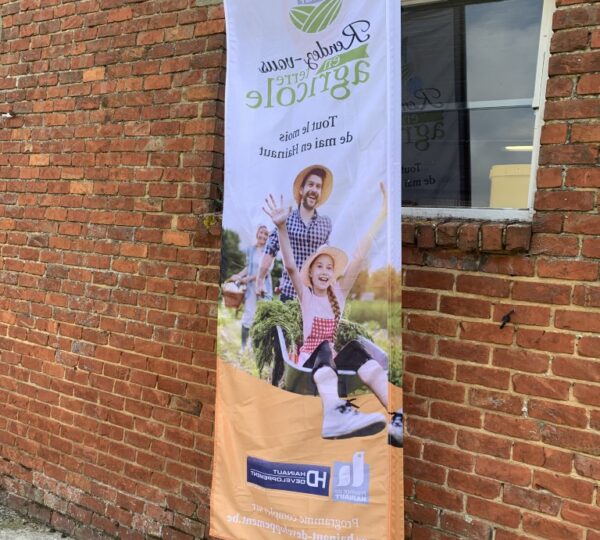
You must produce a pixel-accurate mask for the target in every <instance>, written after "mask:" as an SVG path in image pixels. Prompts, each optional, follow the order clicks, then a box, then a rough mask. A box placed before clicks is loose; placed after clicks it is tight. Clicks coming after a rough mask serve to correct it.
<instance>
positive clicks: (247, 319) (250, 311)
mask: <svg viewBox="0 0 600 540" xmlns="http://www.w3.org/2000/svg"><path fill="white" fill-rule="evenodd" d="M268 237H269V230H268V229H267V227H266V226H265V225H259V226H258V229H256V242H255V243H254V245H252V246H249V247H248V248H246V250H245V251H244V255H245V257H246V266H244V268H242V269H241V270H240V271H239V272H238V273H237V274H233V275H232V276H231V277H230V278H228V279H227V280H226V281H225V282H226V283H227V282H229V281H233V282H235V283H236V284H240V285H246V293H245V295H244V314H243V315H242V346H241V348H240V354H242V353H243V352H244V351H245V350H246V347H247V345H248V336H249V334H250V327H251V326H252V321H254V314H255V313H256V303H257V296H256V292H255V283H256V276H257V274H258V268H259V265H260V261H261V258H262V254H263V249H264V247H265V244H266V243H267V238H268ZM265 289H266V298H267V299H270V298H272V296H273V285H272V282H271V272H270V271H269V272H267V275H266V277H265Z"/></svg>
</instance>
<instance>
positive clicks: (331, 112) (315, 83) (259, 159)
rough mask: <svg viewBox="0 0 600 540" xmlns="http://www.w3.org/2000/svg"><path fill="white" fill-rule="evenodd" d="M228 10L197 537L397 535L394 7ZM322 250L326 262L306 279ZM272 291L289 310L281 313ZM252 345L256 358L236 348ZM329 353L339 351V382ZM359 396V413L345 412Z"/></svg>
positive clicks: (332, 4) (263, 2)
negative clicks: (210, 438) (218, 256)
mask: <svg viewBox="0 0 600 540" xmlns="http://www.w3.org/2000/svg"><path fill="white" fill-rule="evenodd" d="M225 9H226V22H227V40H228V43H227V85H226V92H227V93H226V99H225V105H226V114H225V119H226V127H225V138H226V142H225V192H224V202H223V204H224V208H223V230H224V240H225V241H224V243H223V254H224V257H223V267H224V268H226V270H225V274H224V275H223V276H222V277H223V280H225V281H228V283H226V284H225V283H224V284H223V287H222V290H223V301H222V302H220V304H219V325H218V329H217V332H218V345H217V356H218V358H217V399H216V414H215V418H216V419H215V448H214V467H213V471H214V474H213V486H212V492H211V519H210V523H211V534H212V535H213V536H214V537H217V538H223V539H228V540H233V539H235V540H270V539H275V538H277V539H282V538H283V539H285V538H302V539H313V540H314V539H317V538H319V539H321V538H322V539H325V538H339V539H342V538H352V539H354V540H358V539H360V538H362V539H364V540H367V539H368V540H393V539H396V538H402V537H403V536H404V535H403V531H402V526H403V500H402V497H401V490H402V478H401V459H402V449H401V437H402V410H401V390H400V387H399V383H400V379H401V371H402V367H401V358H400V354H399V353H400V350H399V343H400V336H399V332H398V325H399V321H400V312H399V309H400V302H399V279H400V275H401V267H400V242H399V237H400V224H399V221H400V219H399V218H400V193H399V186H398V184H399V182H398V178H399V176H400V159H399V151H400V142H399V139H400V133H399V131H400V130H399V126H400V107H399V103H400V96H399V94H400V84H399V76H398V75H396V74H395V72H397V71H398V66H399V60H400V58H399V51H396V48H397V47H398V44H399V43H398V41H397V36H398V34H399V26H400V19H399V15H400V14H399V3H398V2H397V1H396V0H388V1H386V2H385V3H382V2H370V1H357V0H259V1H255V2H249V1H248V0H226V1H225ZM388 70H390V71H391V70H393V71H394V76H393V77H392V76H391V75H390V73H389V72H388ZM390 104H391V105H390ZM390 106H393V107H394V109H393V110H390V108H389V107H390ZM390 148H392V149H393V154H394V155H390V154H391V153H390V151H389V149H390ZM386 193H387V200H388V203H386ZM270 195H273V198H271V197H270ZM288 207H289V209H288ZM263 208H264V209H265V210H266V211H267V212H265V211H263ZM386 208H387V214H386V211H385V210H386ZM290 210H291V213H289V215H288V212H290ZM269 214H270V215H269ZM277 215H283V216H284V217H283V218H282V220H280V221H279V222H278V220H277ZM277 223H278V224H279V228H277V227H276V224H277ZM261 224H264V225H267V226H268V230H269V232H270V237H269V239H268V240H267V243H266V245H265V244H264V236H265V235H266V231H265V229H264V228H260V227H259V226H260V225H261ZM287 237H289V238H290V240H289V242H288V241H287V240H286V238H287ZM321 244H329V245H328V246H325V250H326V256H325V257H324V258H321V259H315V261H316V262H315V264H314V266H311V267H310V270H309V271H302V269H303V268H304V262H305V261H310V260H311V257H313V255H314V253H315V251H316V250H317V249H318V248H319V247H321ZM333 246H335V248H337V249H334V248H333ZM369 248H370V249H369ZM282 251H283V252H285V254H286V255H289V253H290V252H292V256H291V257H289V258H287V256H286V258H285V266H286V267H287V268H288V270H289V273H290V275H291V277H290V278H289V279H288V278H285V277H283V278H282V279H281V281H279V278H280V276H279V275H278V273H277V271H278V268H279V267H278V266H277V265H276V266H275V270H273V272H272V288H271V287H267V286H266V283H265V290H266V289H268V292H269V293H272V295H273V296H274V297H275V299H270V298H265V299H263V298H262V297H261V298H260V299H259V300H258V301H257V294H256V293H257V292H260V291H261V290H262V287H263V285H262V274H261V269H263V270H264V271H265V272H266V274H267V275H268V274H269V273H270V268H271V266H270V262H271V261H270V258H271V257H275V255H276V254H277V252H282ZM344 253H345V255H344ZM265 254H266V255H265ZM346 257H347V259H346ZM277 261H278V259H276V262H277ZM323 261H325V262H324V263H323ZM321 263H323V264H321ZM307 264H308V263H307ZM239 285H242V286H243V288H245V289H243V290H240V287H239ZM279 290H281V292H282V295H283V293H285V294H286V296H290V295H292V296H293V295H294V294H296V293H297V296H299V297H301V298H300V300H301V301H300V302H295V301H294V302H292V301H287V302H285V303H283V302H281V301H279V300H278V299H277V295H278V291H279ZM240 302H243V305H242V307H240ZM350 304H351V305H350ZM345 307H349V308H350V309H346V310H345V311H344V308H345ZM340 312H342V313H341V315H342V317H341V320H340ZM300 314H301V315H302V319H300V317H299V315H300ZM359 316H360V317H359ZM346 317H349V318H351V320H350V321H348V320H346ZM352 317H354V318H353V319H352ZM303 323H304V324H303ZM376 325H377V331H373V330H372V329H373V328H375V327H376ZM248 334H249V338H248V340H249V341H251V342H252V347H248V346H246V347H244V346H242V350H240V345H243V343H245V342H243V343H240V338H241V339H242V340H244V338H245V337H248ZM334 339H336V340H337V344H338V345H340V346H343V345H344V344H346V349H344V354H342V353H341V352H340V353H339V354H338V355H337V356H335V359H334V361H335V362H336V363H335V366H334V367H335V368H336V370H334V369H332V366H331V364H330V363H329V362H330V361H333V360H332V359H331V358H329V357H328V353H330V351H331V347H330V345H329V343H328V342H332V341H333V340H334ZM323 341H325V345H323V344H322V342H323ZM319 344H320V345H323V346H322V347H321V348H319V346H318V345H319ZM246 345H248V344H247V343H246ZM315 350H320V351H321V352H320V353H319V355H318V359H316V360H315V359H314V357H313V360H314V364H313V365H311V366H310V367H309V365H310V364H311V360H310V356H311V354H313V353H314V351H315ZM396 353H398V354H396ZM307 359H308V360H307ZM343 359H345V362H346V363H345V364H343V363H342V362H343ZM304 363H306V365H304ZM319 366H321V367H319ZM313 368H315V369H314V370H313ZM317 368H318V369H317ZM388 374H389V380H391V381H392V382H394V383H396V384H395V385H394V384H391V385H390V384H389V382H388ZM357 385H360V390H359V391H358V392H356V396H355V398H356V400H355V401H354V402H353V403H354V405H358V406H359V409H356V408H355V407H354V405H351V404H349V403H348V402H347V401H346V397H352V395H353V394H352V392H354V390H353V389H355V388H356V386H357ZM323 388H325V389H328V391H326V392H323V391H322V389H323ZM329 390H331V392H329ZM336 393H337V394H339V398H338V397H337V394H336ZM332 398H335V399H332ZM390 434H392V435H393V437H392V438H391V439H390V438H389V435H390Z"/></svg>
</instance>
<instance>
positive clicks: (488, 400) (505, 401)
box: [469, 388, 523, 416]
mask: <svg viewBox="0 0 600 540" xmlns="http://www.w3.org/2000/svg"><path fill="white" fill-rule="evenodd" d="M469 404H470V405H473V406H474V407H481V408H482V409H488V410H492V411H499V412H504V413H508V414H513V415H517V416H518V415H520V414H521V412H522V409H523V399H522V398H520V397H517V396H515V395H513V394H508V393H502V392H493V391H489V390H482V389H479V388H471V389H470V390H469Z"/></svg>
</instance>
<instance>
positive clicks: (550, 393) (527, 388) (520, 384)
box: [512, 374, 571, 400]
mask: <svg viewBox="0 0 600 540" xmlns="http://www.w3.org/2000/svg"><path fill="white" fill-rule="evenodd" d="M512 381H513V387H514V389H515V391H516V392H518V393H519V394H528V395H530V396H542V397H548V398H552V399H562V400H566V399H567V398H568V397H569V389H570V388H571V383H569V382H567V381H560V380H554V379H550V378H544V377H536V376H534V375H521V374H516V375H513V378H512Z"/></svg>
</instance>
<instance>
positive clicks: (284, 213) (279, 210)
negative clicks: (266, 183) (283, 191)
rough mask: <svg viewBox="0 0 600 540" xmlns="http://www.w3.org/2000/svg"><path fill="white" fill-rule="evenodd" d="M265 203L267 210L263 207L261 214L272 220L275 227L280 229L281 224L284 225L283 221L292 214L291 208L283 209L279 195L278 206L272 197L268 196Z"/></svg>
mask: <svg viewBox="0 0 600 540" xmlns="http://www.w3.org/2000/svg"><path fill="white" fill-rule="evenodd" d="M265 202H266V203H267V208H265V207H264V206H263V212H264V213H265V214H267V216H269V217H270V218H271V219H272V220H273V223H274V224H275V226H276V227H281V226H282V225H283V224H285V220H286V219H287V218H288V216H289V215H290V213H291V212H292V207H291V206H288V207H287V208H285V207H284V206H283V195H281V199H280V202H279V205H277V202H276V201H275V199H274V197H273V195H270V194H269V196H268V197H267V198H266V199H265Z"/></svg>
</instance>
